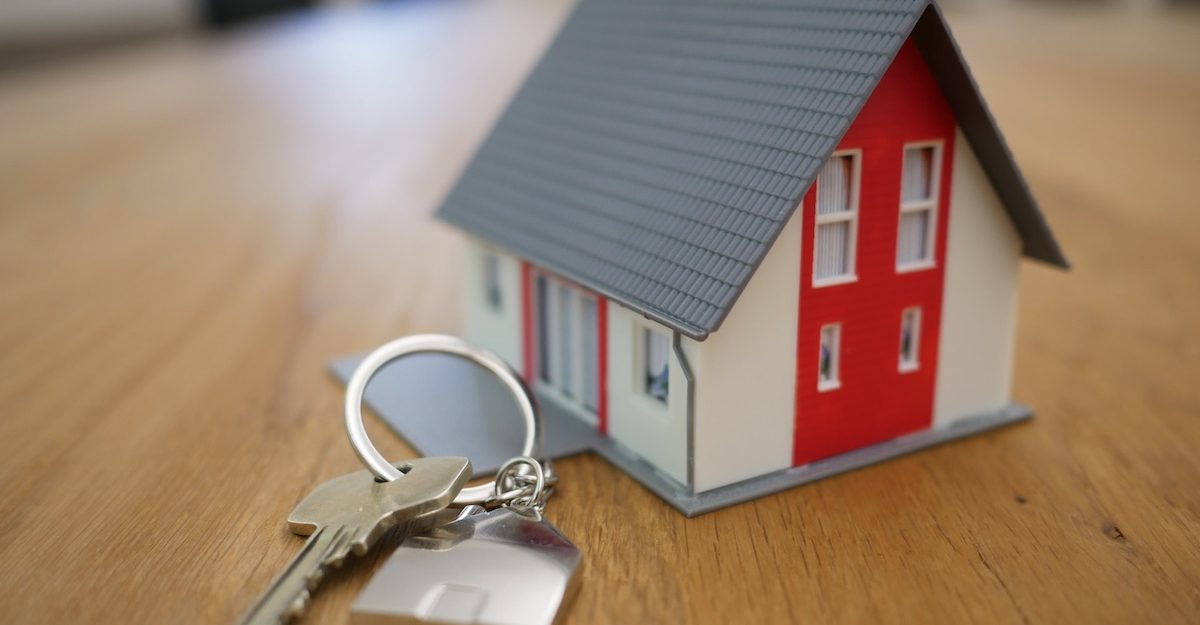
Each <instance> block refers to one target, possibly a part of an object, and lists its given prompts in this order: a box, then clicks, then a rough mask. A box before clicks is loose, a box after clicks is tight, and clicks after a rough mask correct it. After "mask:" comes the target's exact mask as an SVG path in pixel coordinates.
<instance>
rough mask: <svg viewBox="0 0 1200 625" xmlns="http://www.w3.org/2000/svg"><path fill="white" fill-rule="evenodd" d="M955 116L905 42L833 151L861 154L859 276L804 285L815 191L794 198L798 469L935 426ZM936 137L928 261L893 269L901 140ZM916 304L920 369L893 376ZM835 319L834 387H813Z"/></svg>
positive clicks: (795, 458) (811, 241) (810, 250)
mask: <svg viewBox="0 0 1200 625" xmlns="http://www.w3.org/2000/svg"><path fill="white" fill-rule="evenodd" d="M954 131H955V119H954V114H953V113H952V111H951V110H950V107H949V105H948V104H947V103H946V101H945V98H944V97H943V95H942V93H941V90H940V89H939V87H938V85H937V83H936V82H935V80H934V78H933V76H932V75H931V74H930V72H929V69H928V67H927V66H926V64H925V61H924V59H923V58H922V57H921V54H920V52H919V51H918V50H917V49H916V47H915V45H914V44H913V43H912V41H911V40H910V41H908V42H906V43H905V44H904V46H903V47H902V49H901V50H900V53H899V54H898V55H897V57H896V59H895V60H894V61H893V63H892V66H891V67H890V68H889V69H888V70H887V72H886V73H885V74H884V76H883V78H882V79H881V81H880V83H879V85H878V87H877V88H876V89H875V92H874V93H873V94H872V95H871V97H870V98H869V99H868V101H867V103H866V105H865V106H864V107H863V110H862V112H861V113H860V114H859V116H858V117H857V119H856V120H855V121H854V123H853V124H852V125H851V127H850V130H849V131H848V132H847V133H846V136H845V137H844V138H843V139H842V142H841V144H840V145H839V148H838V149H841V150H851V149H854V150H861V152H862V154H861V164H862V172H861V179H860V180H861V186H860V189H861V191H860V196H859V214H858V237H857V246H856V248H855V253H856V254H857V259H856V262H855V267H856V273H857V276H858V279H857V280H856V281H855V282H851V283H848V284H840V285H833V286H822V287H815V288H814V287H813V278H812V276H813V251H814V250H813V248H814V241H815V236H814V235H815V231H814V228H815V215H816V185H815V184H814V185H813V188H812V189H810V190H809V192H808V194H807V196H806V197H805V198H804V200H803V205H802V209H803V225H802V232H803V234H802V236H803V237H804V238H803V241H802V246H801V249H802V250H803V253H802V255H801V258H802V260H801V267H800V280H801V287H800V319H799V332H800V333H799V339H798V345H797V366H796V372H797V379H796V413H795V419H796V428H795V444H794V446H793V452H792V459H793V462H794V464H797V465H800V464H805V463H808V462H811V461H813V460H818V459H821V458H825V457H828V456H832V455H835V454H839V453H842V452H846V451H850V450H853V449H857V448H859V447H863V446H866V445H871V444H873V443H879V442H882V441H885V440H888V439H891V438H895V437H897V436H899V435H902V434H905V433H908V432H912V431H915V430H920V429H924V428H928V427H929V425H930V423H931V422H932V419H933V392H934V381H935V379H936V374H937V354H938V337H939V335H940V326H941V311H942V285H943V277H944V274H945V259H946V232H947V225H948V224H949V197H950V185H951V179H950V177H951V170H952V167H951V165H952V163H953V161H954V154H953V149H954ZM929 140H939V141H941V142H942V152H941V179H940V188H939V192H938V198H939V203H938V206H937V217H936V239H935V243H934V263H935V264H934V266H933V267H932V268H929V269H923V270H918V271H912V272H908V273H899V272H897V270H896V240H897V231H898V227H899V218H900V212H899V211H900V180H901V169H902V163H903V154H904V145H905V144H906V143H912V142H917V141H929ZM910 306H920V307H921V329H920V333H919V341H920V343H919V347H918V349H919V356H918V360H919V362H920V368H919V369H918V370H916V371H912V372H904V373H902V372H900V371H899V367H898V364H899V354H900V315H901V312H902V311H903V310H904V309H905V308H907V307H910ZM830 323H840V324H842V329H841V350H840V362H839V379H840V382H841V386H840V388H837V389H832V390H827V391H819V390H818V388H817V377H818V372H817V369H818V362H819V353H818V351H819V348H820V332H821V327H822V326H823V325H825V324H830Z"/></svg>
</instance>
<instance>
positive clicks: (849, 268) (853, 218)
mask: <svg viewBox="0 0 1200 625" xmlns="http://www.w3.org/2000/svg"><path fill="white" fill-rule="evenodd" d="M843 156H848V157H850V176H851V177H850V210H848V211H842V212H840V213H832V214H824V215H822V214H821V211H820V208H819V207H820V205H821V197H820V196H821V192H822V191H821V182H820V173H819V171H818V174H817V198H816V204H815V206H813V214H814V216H815V217H816V219H815V220H814V224H813V251H812V254H813V257H812V258H813V267H812V281H813V286H814V287H823V286H834V285H838V284H848V283H851V282H856V281H858V273H857V270H858V263H857V260H858V214H859V210H858V209H859V196H860V195H861V192H862V150H859V149H854V150H839V151H836V152H834V153H833V154H831V155H830V156H829V158H830V160H832V159H834V158H839V157H843ZM822 167H824V165H822ZM842 221H847V222H850V227H849V228H848V229H847V230H848V232H847V234H846V273H844V274H842V275H840V276H830V277H827V278H818V277H817V238H818V235H819V234H820V230H821V225H822V224H829V223H837V222H842Z"/></svg>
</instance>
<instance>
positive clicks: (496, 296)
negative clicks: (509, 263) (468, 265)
mask: <svg viewBox="0 0 1200 625" xmlns="http://www.w3.org/2000/svg"><path fill="white" fill-rule="evenodd" d="M483 288H484V299H485V301H486V302H487V305H488V308H491V309H492V310H495V311H499V310H500V309H501V306H503V305H504V298H503V297H502V295H501V291H500V258H499V257H497V256H496V255H495V254H492V253H486V252H485V253H484V255H483Z"/></svg>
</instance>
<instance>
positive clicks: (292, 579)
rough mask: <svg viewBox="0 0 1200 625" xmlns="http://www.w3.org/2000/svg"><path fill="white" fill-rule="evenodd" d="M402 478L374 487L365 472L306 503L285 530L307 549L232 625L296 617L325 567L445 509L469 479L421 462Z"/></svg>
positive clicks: (434, 461)
mask: <svg viewBox="0 0 1200 625" xmlns="http://www.w3.org/2000/svg"><path fill="white" fill-rule="evenodd" d="M401 470H402V471H404V472H405V474H404V476H403V477H401V478H400V479H398V480H395V481H391V482H378V481H376V480H375V477H374V476H373V475H372V474H371V473H370V472H369V471H359V472H357V473H351V474H350V475H343V476H342V477H339V478H335V479H333V480H330V481H328V482H325V483H324V484H321V485H320V486H318V487H317V488H316V489H315V490H313V492H312V493H311V494H309V496H308V497H305V498H304V500H303V501H301V502H300V505H298V506H296V509H295V510H293V511H292V514H291V515H290V516H289V517H288V527H289V528H290V529H291V530H292V532H294V533H296V534H300V535H302V536H303V535H307V536H309V538H308V541H307V542H305V543H304V547H303V548H302V549H301V550H300V553H299V554H298V555H297V556H296V557H295V558H293V559H292V561H291V562H289V563H288V565H287V568H285V569H284V570H283V573H281V574H280V575H279V577H277V578H275V580H274V581H273V582H271V585H270V586H269V587H268V588H267V591H266V592H265V593H264V594H263V595H262V597H260V598H259V600H258V601H257V602H256V603H255V604H254V606H252V607H251V608H250V609H249V610H248V611H246V613H245V614H243V615H242V617H241V618H240V619H239V620H238V623H240V624H241V625H262V624H267V623H270V624H272V625H275V624H278V623H285V622H287V621H288V620H290V619H292V618H294V617H296V616H299V615H300V614H303V612H304V610H305V609H306V608H307V607H308V599H309V596H310V595H311V593H312V591H313V590H314V589H315V588H316V587H317V584H319V583H320V581H321V578H322V577H323V576H324V573H325V571H326V569H327V568H328V567H330V566H341V564H342V562H343V561H345V559H346V556H348V555H349V554H350V552H351V551H353V552H354V553H355V554H356V555H359V556H361V555H363V554H365V553H366V552H367V551H368V550H370V549H371V548H372V547H374V546H375V543H376V542H378V540H379V537H380V536H382V535H383V534H384V532H386V531H387V530H389V529H391V528H393V527H395V526H397V525H399V524H400V523H402V522H405V521H409V520H414V519H419V518H422V517H426V516H429V515H433V514H436V513H438V512H440V511H441V510H442V509H444V508H445V507H446V506H448V505H450V502H451V501H452V500H453V499H454V497H455V495H457V494H458V492H459V491H460V490H462V487H463V485H464V484H466V482H467V480H468V479H470V477H471V462H470V461H469V460H467V459H466V458H458V457H438V458H420V459H417V460H413V461H411V462H409V463H407V465H406V466H405V467H402V468H401Z"/></svg>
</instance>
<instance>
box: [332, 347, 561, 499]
mask: <svg viewBox="0 0 1200 625" xmlns="http://www.w3.org/2000/svg"><path fill="white" fill-rule="evenodd" d="M431 352H432V353H443V354H452V355H454V356H459V357H460V358H465V359H467V360H469V361H471V362H473V363H475V364H477V365H479V366H481V367H483V368H484V369H487V370H488V371H490V372H491V373H492V374H493V375H495V376H496V377H498V378H500V381H501V382H503V383H504V386H505V388H507V389H508V392H509V393H511V394H512V396H513V398H514V399H516V401H517V406H518V407H519V408H520V409H521V416H522V417H523V418H524V420H525V443H524V445H523V446H522V447H521V454H520V455H522V456H529V457H532V458H536V457H538V456H539V455H540V454H541V451H542V428H543V426H542V415H541V412H539V411H538V409H537V404H536V403H535V401H534V398H533V393H531V392H530V391H529V387H528V386H526V385H525V382H523V381H522V380H521V377H520V376H519V375H517V372H516V371H513V368H512V367H510V366H509V365H508V363H506V362H504V361H503V360H501V359H500V357H499V356H497V355H495V354H493V353H491V352H490V351H488V350H486V349H483V348H480V347H476V346H474V345H471V344H470V343H468V342H466V341H464V340H462V339H460V338H457V337H453V336H445V335H441V334H417V335H414V336H406V337H404V338H400V339H396V340H394V341H392V342H390V343H386V344H384V345H382V346H380V347H379V348H378V349H376V350H375V351H373V352H371V353H370V354H368V355H367V357H366V358H365V359H364V360H363V361H362V363H360V364H359V365H358V368H357V369H355V370H354V375H352V376H350V382H349V383H347V384H346V434H347V435H348V436H349V437H350V445H351V446H352V447H354V453H355V454H357V455H358V459H359V460H361V461H362V463H363V464H364V465H366V467H367V469H369V470H370V471H371V473H374V474H375V477H377V478H379V479H381V480H386V481H389V482H391V481H394V480H398V479H400V478H401V477H402V476H403V475H404V474H403V473H402V472H400V470H399V469H397V468H396V467H394V466H392V463H390V462H388V461H387V458H384V457H383V454H381V453H379V450H378V449H376V448H375V445H374V444H372V443H371V439H370V437H368V436H367V430H366V428H365V427H364V426H363V417H362V400H363V393H364V392H365V391H366V389H367V382H370V381H371V378H372V377H373V376H374V375H375V373H376V372H378V371H379V370H380V369H381V368H383V366H384V365H386V364H387V363H389V362H391V361H393V360H396V359H397V358H401V357H403V356H408V355H411V354H419V353H431ZM494 489H495V481H494V480H493V481H492V482H489V483H485V484H479V485H477V486H470V487H467V488H464V489H462V491H461V492H459V494H458V496H457V497H455V498H454V504H453V505H455V506H465V505H469V504H482V503H484V502H486V501H487V500H488V498H490V497H492V495H493V491H494Z"/></svg>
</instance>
